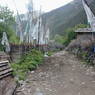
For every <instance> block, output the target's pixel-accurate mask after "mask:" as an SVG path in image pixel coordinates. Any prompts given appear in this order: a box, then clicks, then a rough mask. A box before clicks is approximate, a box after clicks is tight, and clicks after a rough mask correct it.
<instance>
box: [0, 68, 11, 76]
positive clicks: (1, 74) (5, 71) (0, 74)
mask: <svg viewBox="0 0 95 95" xmlns="http://www.w3.org/2000/svg"><path fill="white" fill-rule="evenodd" d="M11 72H12V69H11V68H10V69H7V70H4V71H1V72H0V76H3V75H6V74H8V73H11Z"/></svg>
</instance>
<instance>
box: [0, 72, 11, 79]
mask: <svg viewBox="0 0 95 95" xmlns="http://www.w3.org/2000/svg"><path fill="white" fill-rule="evenodd" d="M10 75H12V73H11V72H8V73H6V74H4V75H2V76H0V80H1V79H3V78H6V77H8V76H10Z"/></svg>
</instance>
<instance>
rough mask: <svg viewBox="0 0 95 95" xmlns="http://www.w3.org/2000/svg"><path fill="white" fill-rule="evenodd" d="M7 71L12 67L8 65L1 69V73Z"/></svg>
mask: <svg viewBox="0 0 95 95" xmlns="http://www.w3.org/2000/svg"><path fill="white" fill-rule="evenodd" d="M7 69H10V67H9V66H8V65H6V66H4V67H1V68H0V72H1V71H4V70H7Z"/></svg>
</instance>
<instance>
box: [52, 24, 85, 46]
mask: <svg viewBox="0 0 95 95" xmlns="http://www.w3.org/2000/svg"><path fill="white" fill-rule="evenodd" d="M86 27H87V25H85V24H78V25H76V26H75V27H74V28H69V29H67V30H66V31H65V32H64V35H63V36H60V35H58V34H57V35H56V36H55V38H54V40H55V41H56V42H57V43H60V44H63V45H65V46H67V45H68V44H69V43H70V42H71V41H72V40H73V39H75V38H76V36H77V35H76V33H75V30H76V29H78V28H86Z"/></svg>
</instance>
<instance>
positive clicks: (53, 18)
mask: <svg viewBox="0 0 95 95" xmlns="http://www.w3.org/2000/svg"><path fill="white" fill-rule="evenodd" d="M86 1H87V3H88V4H89V5H90V7H91V10H92V11H93V12H94V13H95V11H94V10H95V6H94V5H95V0H86ZM44 18H46V19H47V22H48V23H49V26H50V30H51V34H52V36H53V35H55V34H64V31H65V30H67V29H68V28H71V27H74V26H75V25H77V24H87V18H86V14H85V11H84V9H83V5H82V2H81V0H74V1H72V2H71V3H69V4H67V5H65V6H63V7H61V8H58V9H56V10H53V11H51V12H49V13H46V14H45V15H44Z"/></svg>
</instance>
